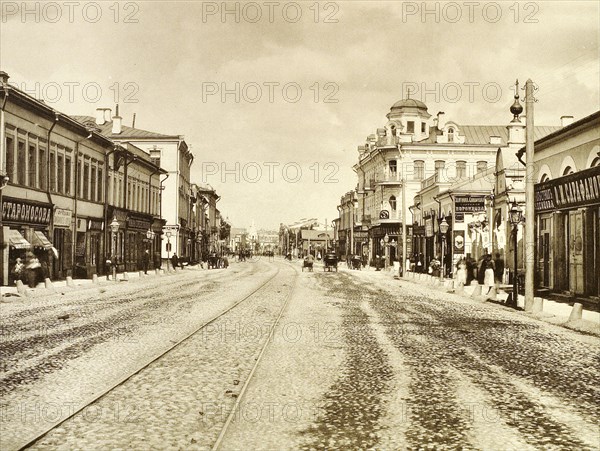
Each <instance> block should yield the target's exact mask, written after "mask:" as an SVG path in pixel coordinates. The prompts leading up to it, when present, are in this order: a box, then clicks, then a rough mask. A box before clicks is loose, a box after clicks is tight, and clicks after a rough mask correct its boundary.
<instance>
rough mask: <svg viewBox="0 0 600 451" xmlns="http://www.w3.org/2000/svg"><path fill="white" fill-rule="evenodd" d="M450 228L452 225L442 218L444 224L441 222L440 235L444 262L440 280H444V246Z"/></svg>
mask: <svg viewBox="0 0 600 451" xmlns="http://www.w3.org/2000/svg"><path fill="white" fill-rule="evenodd" d="M449 227H450V225H449V224H448V223H447V222H446V218H442V222H440V235H441V238H442V261H441V262H440V263H441V264H442V271H441V272H440V280H444V271H445V268H444V262H445V260H444V244H445V243H446V233H448V228H449Z"/></svg>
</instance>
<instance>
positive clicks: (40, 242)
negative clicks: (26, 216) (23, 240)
mask: <svg viewBox="0 0 600 451" xmlns="http://www.w3.org/2000/svg"><path fill="white" fill-rule="evenodd" d="M33 245H34V246H39V247H43V248H44V250H49V249H52V243H51V242H50V241H48V238H46V235H44V233H43V232H40V231H39V230H36V231H34V232H33Z"/></svg>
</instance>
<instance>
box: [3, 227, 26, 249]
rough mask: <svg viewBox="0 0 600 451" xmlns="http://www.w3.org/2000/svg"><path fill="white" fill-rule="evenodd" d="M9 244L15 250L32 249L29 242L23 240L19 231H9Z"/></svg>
mask: <svg viewBox="0 0 600 451" xmlns="http://www.w3.org/2000/svg"><path fill="white" fill-rule="evenodd" d="M8 244H9V245H10V246H12V247H13V248H15V249H29V248H30V247H31V244H29V241H27V240H26V239H25V238H23V235H21V234H20V233H19V231H18V230H13V229H9V230H8Z"/></svg>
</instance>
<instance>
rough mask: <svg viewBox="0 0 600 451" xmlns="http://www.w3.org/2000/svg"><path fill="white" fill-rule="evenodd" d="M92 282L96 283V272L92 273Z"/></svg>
mask: <svg viewBox="0 0 600 451" xmlns="http://www.w3.org/2000/svg"><path fill="white" fill-rule="evenodd" d="M92 283H98V274H92Z"/></svg>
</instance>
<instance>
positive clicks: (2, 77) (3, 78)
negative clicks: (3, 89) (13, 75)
mask: <svg viewBox="0 0 600 451" xmlns="http://www.w3.org/2000/svg"><path fill="white" fill-rule="evenodd" d="M9 78H10V77H9V76H8V74H7V73H6V72H4V71H3V70H0V83H2V84H3V85H5V84H7V83H8V79H9Z"/></svg>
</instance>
